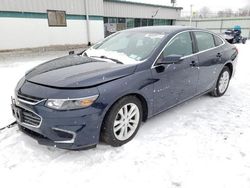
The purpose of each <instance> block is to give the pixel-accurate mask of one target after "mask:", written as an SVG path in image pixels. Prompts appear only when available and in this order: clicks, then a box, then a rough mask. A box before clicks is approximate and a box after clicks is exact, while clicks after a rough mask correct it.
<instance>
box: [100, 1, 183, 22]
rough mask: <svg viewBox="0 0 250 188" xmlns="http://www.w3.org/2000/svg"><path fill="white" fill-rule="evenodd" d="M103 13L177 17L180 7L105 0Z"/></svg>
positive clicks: (124, 15) (160, 17)
mask: <svg viewBox="0 0 250 188" xmlns="http://www.w3.org/2000/svg"><path fill="white" fill-rule="evenodd" d="M103 6H104V15H105V16H106V17H125V18H152V16H153V15H155V13H156V11H157V10H158V13H157V14H156V16H155V17H154V18H155V19H156V18H159V19H174V20H175V19H177V18H179V17H180V13H181V9H180V8H173V7H167V6H165V7H164V6H156V5H148V4H145V5H143V4H141V3H132V2H124V1H121V2H119V1H116V2H114V1H113V0H105V1H104V4H103Z"/></svg>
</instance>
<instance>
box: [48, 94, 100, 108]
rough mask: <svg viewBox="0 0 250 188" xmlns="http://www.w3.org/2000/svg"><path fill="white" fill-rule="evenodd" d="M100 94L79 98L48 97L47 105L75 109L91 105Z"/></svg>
mask: <svg viewBox="0 0 250 188" xmlns="http://www.w3.org/2000/svg"><path fill="white" fill-rule="evenodd" d="M97 98H98V95H94V96H90V97H84V98H77V99H48V100H47V102H46V104H45V106H47V107H49V108H52V109H56V110H73V109H79V108H86V107H88V106H91V105H92V104H93V103H94V102H95V100H96V99H97Z"/></svg>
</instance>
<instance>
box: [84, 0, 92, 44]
mask: <svg viewBox="0 0 250 188" xmlns="http://www.w3.org/2000/svg"><path fill="white" fill-rule="evenodd" d="M84 6H85V14H86V29H87V40H88V41H87V42H88V46H91V42H90V28H89V10H88V9H89V7H88V0H84Z"/></svg>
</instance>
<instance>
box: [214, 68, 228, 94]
mask: <svg viewBox="0 0 250 188" xmlns="http://www.w3.org/2000/svg"><path fill="white" fill-rule="evenodd" d="M230 78H231V71H230V69H229V68H228V67H227V66H225V67H224V68H223V69H222V71H221V73H220V75H219V78H218V80H217V83H216V87H215V88H214V90H213V91H212V92H211V95H212V96H214V97H220V96H222V95H224V94H225V93H226V91H227V88H228V86H229V82H230Z"/></svg>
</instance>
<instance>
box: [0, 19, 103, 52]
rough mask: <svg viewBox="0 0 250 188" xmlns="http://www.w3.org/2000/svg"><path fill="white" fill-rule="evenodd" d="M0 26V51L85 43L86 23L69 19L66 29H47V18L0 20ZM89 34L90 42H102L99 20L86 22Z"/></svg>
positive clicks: (101, 22)
mask: <svg viewBox="0 0 250 188" xmlns="http://www.w3.org/2000/svg"><path fill="white" fill-rule="evenodd" d="M0 25H4V27H1V35H0V41H1V43H0V50H8V49H18V48H34V47H43V46H51V45H74V44H75V45H78V44H87V43H88V39H87V31H86V20H77V19H69V20H67V27H48V21H47V19H37V18H29V19H27V18H0ZM97 28H98V29H97ZM90 33H91V35H90V41H91V42H92V43H96V42H98V41H99V40H101V39H103V37H104V34H103V33H104V29H103V21H102V20H90Z"/></svg>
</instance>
